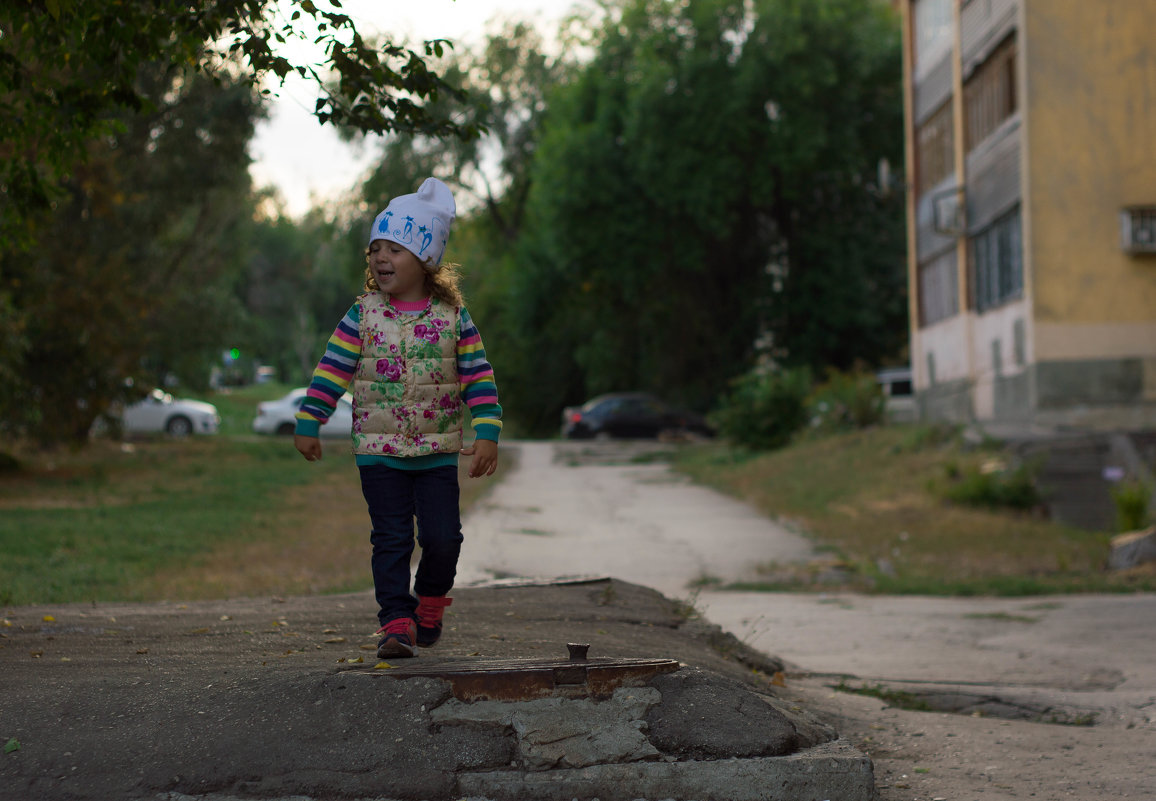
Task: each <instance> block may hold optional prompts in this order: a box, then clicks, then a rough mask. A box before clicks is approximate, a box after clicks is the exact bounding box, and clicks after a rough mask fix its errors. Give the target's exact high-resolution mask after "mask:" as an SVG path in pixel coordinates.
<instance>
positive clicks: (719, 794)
mask: <svg viewBox="0 0 1156 801" xmlns="http://www.w3.org/2000/svg"><path fill="white" fill-rule="evenodd" d="M457 782H458V790H459V792H461V793H463V794H465V795H467V796H481V797H483V798H486V799H491V800H492V801H571V799H574V798H587V799H589V798H598V799H599V801H638V800H639V799H664V800H671V801H681V800H682V799H686V800H687V801H691V800H692V799H693V801H835V799H838V801H874V799H875V774H874V767H873V765H872V763H871V760H870V759H869V758H868V757H867V756H865V755H864V754H863V753H862V752H860V751H858V750H856V749H855V748H854V747H853V746H851V745H850V744H849V743H847V742H846V741H845V740H841V739H840V740H834V741H831V742H828V743H823V744H821V745H817V746H814V747H812V748H808V749H805V750H803V751H800V752H798V753H795V754H790V755H788V756H781V757H756V758H748V759H738V758H733V759H719V760H709V761H683V762H631V763H623V764H614V765H593V766H590V767H585V768H575V769H564V770H552V771H547V772H527V771H486V772H478V773H462V774H459V775H458V777H457Z"/></svg>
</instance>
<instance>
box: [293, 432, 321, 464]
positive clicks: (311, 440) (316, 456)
mask: <svg viewBox="0 0 1156 801" xmlns="http://www.w3.org/2000/svg"><path fill="white" fill-rule="evenodd" d="M293 447H295V448H296V449H297V450H298V451H300V452H301V455H302V456H304V457H305V461H307V462H319V461H321V440H320V439H318V438H317V437H303V436H301V435H300V434H294V435H293Z"/></svg>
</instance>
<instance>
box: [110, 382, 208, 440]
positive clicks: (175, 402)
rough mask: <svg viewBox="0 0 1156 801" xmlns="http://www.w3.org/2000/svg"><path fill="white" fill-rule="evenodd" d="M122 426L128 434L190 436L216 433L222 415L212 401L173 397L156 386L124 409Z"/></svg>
mask: <svg viewBox="0 0 1156 801" xmlns="http://www.w3.org/2000/svg"><path fill="white" fill-rule="evenodd" d="M121 425H122V426H123V428H124V432H125V433H126V434H158V433H164V434H168V435H169V436H172V437H187V436H189V435H190V434H216V433H217V430H218V429H219V428H220V427H221V415H219V414H218V413H217V407H216V406H214V405H213V404H211V403H205V402H204V401H197V400H186V399H183V398H174V397H173V396H172V395H170V394H169V393H167V392H165V391H164V390H162V389H154V390H153V391H152V392H150V393H149V394H148V395H145V396H144V398H142V399H141V400H139V401H137V402H136V403H134V404H132V405H130V406H126V407H125V408H124V413H123V414H122V415H121Z"/></svg>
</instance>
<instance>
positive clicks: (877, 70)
mask: <svg viewBox="0 0 1156 801" xmlns="http://www.w3.org/2000/svg"><path fill="white" fill-rule="evenodd" d="M610 12H611V13H610V16H609V18H608V19H607V22H606V24H605V25H604V26H603V28H602V29H601V31H600V33H599V35H598V37H597V39H596V54H595V56H594V58H593V60H592V61H591V63H590V64H589V65H588V66H586V67H585V68H584V69H583V70H582V71H581V72H580V74H579V75H578V76H577V77H576V78H575V79H574V80H573V81H571V82H569V83H568V84H566V85H564V86H561V87H559V89H558V90H557V91H556V92H555V93H554V94H552V95H551V96H550V97H549V109H548V112H547V114H546V115H545V118H544V126H543V130H542V131H541V132H540V134H539V135H538V141H539V142H540V145H539V147H538V149H537V151H536V155H535V159H534V163H533V166H532V169H531V171H530V175H529V181H530V191H529V200H528V207H527V223H526V224H525V226H524V232H525V235H524V236H522V237H520V239H519V241H518V250H517V254H518V256H517V265H516V267H515V269H514V270H513V271H512V275H511V290H510V305H511V306H512V311H511V314H510V320H511V324H512V326H513V327H514V330H513V331H512V332H511V333H510V334H509V338H510V340H512V341H516V342H519V343H521V348H522V351H523V354H524V356H523V358H521V359H520V360H519V362H518V365H517V366H516V368H515V371H514V372H515V375H514V376H512V380H511V381H507V382H504V383H505V384H511V383H512V385H513V387H514V389H513V392H515V393H517V392H518V391H519V390H520V388H525V391H526V395H525V396H524V399H519V400H520V401H522V402H523V403H524V404H526V405H525V406H523V408H534V412H533V415H532V416H533V419H532V421H531V423H530V424H531V426H532V427H534V428H536V429H537V430H546V428H547V427H548V426H549V427H552V426H554V425H556V418H557V412H558V409H560V408H561V406H562V405H563V404H564V403H573V402H576V401H579V400H582V399H584V398H586V397H588V396H589V395H592V394H596V393H599V392H605V391H611V390H621V389H649V390H653V391H656V392H659V393H660V394H662V395H664V396H667V397H669V398H671V399H672V400H675V401H679V402H683V403H686V404H687V405H690V406H692V407H697V408H700V409H705V408H707V407H709V406H710V405H711V404H712V402H713V401H714V399H715V398H716V397H717V396H718V395H719V394H721V393H722V392H723V391H724V390H725V387H726V386H727V383H728V381H729V380H730V379H731V378H733V377H734V376H737V375H739V374H741V373H742V372H744V371H745V370H746V369H747V368H748V367H749V366H750V364H751V363H752V361H753V360H754V359H755V357H756V356H757V355H758V354H759V343H761V342H765V341H769V342H770V343H771V345H772V347H773V355H774V356H775V357H776V358H777V359H778V360H780V361H783V362H786V363H789V364H802V365H811V366H814V367H816V368H820V369H821V368H822V367H824V366H827V365H828V364H831V365H836V366H840V365H843V364H847V363H849V362H853V361H855V360H858V359H863V360H866V361H869V362H873V361H877V360H879V359H881V358H882V357H884V356H885V355H887V354H888V353H889V352H890V351H892V350H893V349H894V348H895V347H897V344H896V343H898V342H900V341H902V338H903V337H904V336H905V331H906V325H905V320H904V317H903V314H904V311H905V303H904V301H903V298H902V288H903V286H904V282H903V251H902V247H903V244H902V243H903V239H902V225H903V218H902V207H901V201H900V200H894V201H886V200H883V199H881V195H880V193H879V192H877V191H875V189H874V187H873V180H874V175H875V173H876V165H877V163H878V161H879V159H880V158H882V157H886V158H888V159H889V160H890V161H891V162H892V163H898V161H899V156H900V152H901V147H902V104H901V100H900V94H899V87H900V81H899V77H900V72H899V70H900V61H899V38H898V25H897V21H896V20H895V19H894V18H893V16H892V15H891V13H890V11H889V9H887V8H886V7H885V6H884V5H883V4H881V3H879V2H877V1H876V0H755V2H753V3H750V2H742V0H691V2H688V3H680V4H672V3H667V2H663V1H662V0H629V1H628V2H626V3H624V4H623V5H621V6H620V7H617V8H614V7H612V8H611V9H610ZM531 403H533V404H535V406H533V407H529V404H531Z"/></svg>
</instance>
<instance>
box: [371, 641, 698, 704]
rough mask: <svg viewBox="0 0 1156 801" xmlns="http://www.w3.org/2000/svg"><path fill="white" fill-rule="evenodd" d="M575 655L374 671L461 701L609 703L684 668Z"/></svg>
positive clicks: (577, 651)
mask: <svg viewBox="0 0 1156 801" xmlns="http://www.w3.org/2000/svg"><path fill="white" fill-rule="evenodd" d="M570 650H571V657H570V658H568V659H447V660H444V661H441V662H434V663H432V664H431V663H421V664H419V663H416V662H414V663H406V664H404V665H397V666H394V667H390V668H388V669H385V670H374V671H372V672H373V674H374V675H380V676H385V677H387V678H391V679H412V678H418V677H425V678H436V679H444V680H445V681H447V682H449V684H450V687H451V688H452V692H453V694H454V697H455V698H457V699H458V700H459V701H526V700H531V699H534V698H544V697H549V696H561V697H565V698H608V697H610V696H611V695H612V694H613V693H614V690H616V689H617V688H619V687H640V686H642V685H644V684H646V683H647V682H648V681H650V679H652V678H654V677H655V676H657V675H659V674H660V673H672V672H674V671H676V670H678V668H679V662H678V660H676V659H622V658H615V657H596V658H587V657H586V656H585V653H586V652H585V649H584V648H582V646H575V645H574V644H571V646H570ZM358 672H369V671H358Z"/></svg>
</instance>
